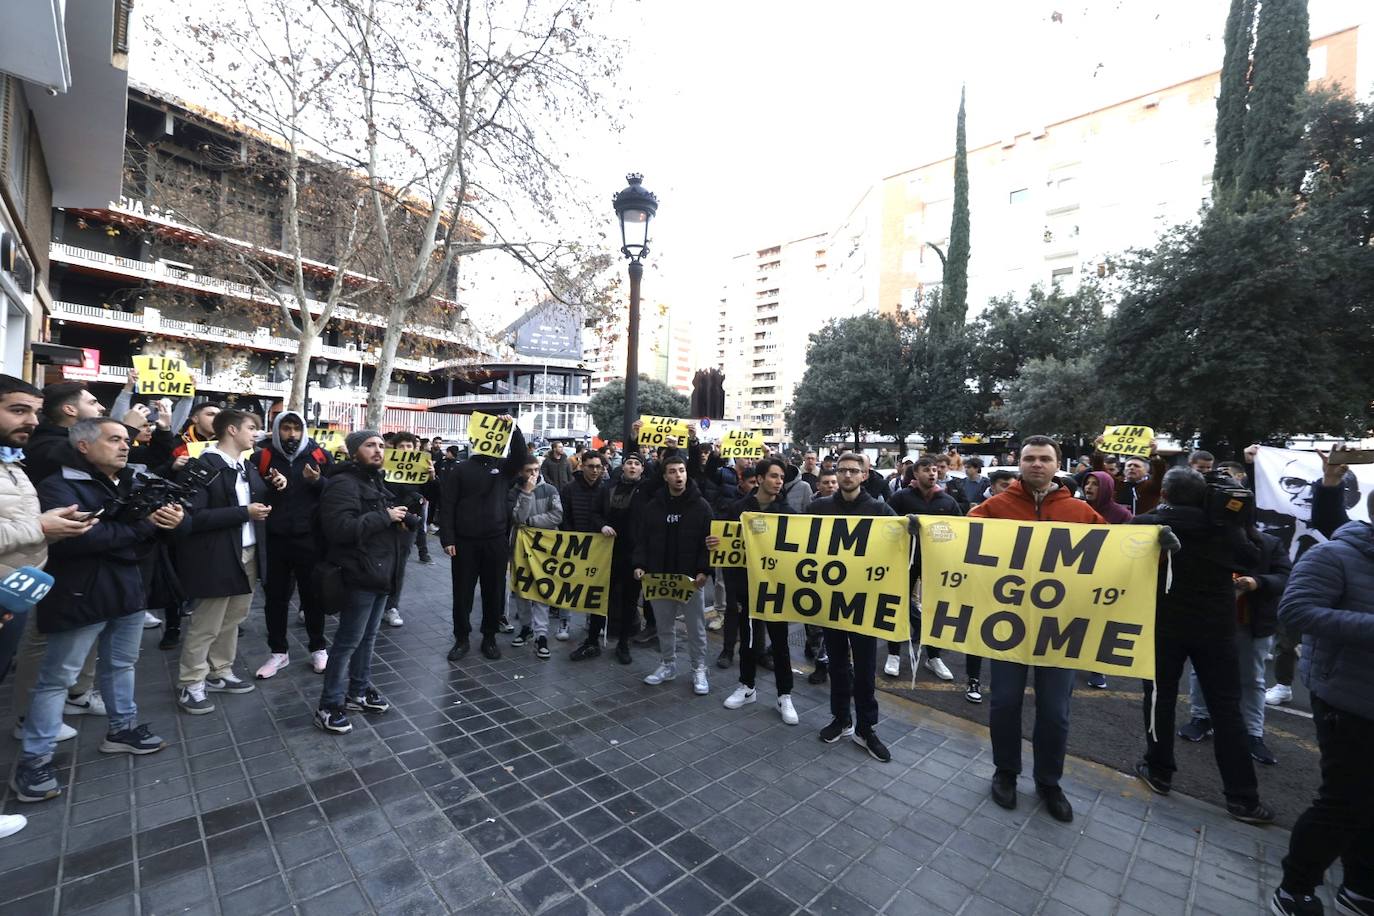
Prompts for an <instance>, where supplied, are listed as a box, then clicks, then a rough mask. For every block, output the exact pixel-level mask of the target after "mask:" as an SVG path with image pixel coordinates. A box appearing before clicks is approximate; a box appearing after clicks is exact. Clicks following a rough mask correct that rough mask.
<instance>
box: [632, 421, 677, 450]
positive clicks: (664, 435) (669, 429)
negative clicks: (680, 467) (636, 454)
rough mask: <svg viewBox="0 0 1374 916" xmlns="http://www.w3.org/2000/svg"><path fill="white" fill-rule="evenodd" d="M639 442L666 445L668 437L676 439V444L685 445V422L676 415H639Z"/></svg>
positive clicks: (653, 445) (655, 446) (648, 444)
mask: <svg viewBox="0 0 1374 916" xmlns="http://www.w3.org/2000/svg"><path fill="white" fill-rule="evenodd" d="M639 422H640V424H642V425H641V426H640V427H639V444H640V445H647V446H651V447H653V448H658V447H659V446H660V445H667V444H668V438H669V437H670V436H671V437H674V438H676V439H677V443H678V445H686V444H687V439H688V434H689V431H688V429H687V422H686V421H685V420H680V419H678V418H677V417H647V416H646V417H640V418H639Z"/></svg>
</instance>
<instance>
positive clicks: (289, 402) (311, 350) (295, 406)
mask: <svg viewBox="0 0 1374 916" xmlns="http://www.w3.org/2000/svg"><path fill="white" fill-rule="evenodd" d="M314 354H315V335H314V334H307V333H304V332H302V333H301V336H300V339H299V340H298V341H297V342H296V371H295V372H294V373H293V374H292V376H291V392H290V394H289V396H288V397H287V399H286V409H287V410H294V411H296V412H297V413H299V414H300V415H301V416H303V417H304V416H305V407H306V405H305V394H306V385H308V384H309V383H310V360H311V358H312V357H313V356H314ZM309 419H310V418H309V417H306V422H307V424H308V423H309Z"/></svg>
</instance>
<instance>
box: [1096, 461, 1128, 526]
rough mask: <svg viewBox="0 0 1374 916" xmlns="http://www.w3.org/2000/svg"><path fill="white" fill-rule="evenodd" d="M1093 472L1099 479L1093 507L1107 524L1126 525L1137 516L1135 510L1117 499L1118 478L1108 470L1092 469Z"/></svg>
mask: <svg viewBox="0 0 1374 916" xmlns="http://www.w3.org/2000/svg"><path fill="white" fill-rule="evenodd" d="M1091 474H1092V476H1093V477H1095V478H1096V479H1097V499H1095V500H1093V501H1092V507H1093V508H1094V509H1096V510H1097V514H1098V515H1100V516H1102V517H1103V518H1105V519H1106V520H1107V524H1109V525H1124V524H1126V523H1127V522H1129V521H1130V520H1131V519H1132V518H1133V517H1135V513H1134V512H1132V511H1131V510H1130V509H1127V508H1126V507H1125V506H1123V505H1122V504H1121V503H1119V502H1117V501H1116V480H1115V478H1113V477H1112V475H1111V474H1108V473H1107V472H1106V471H1092V472H1091Z"/></svg>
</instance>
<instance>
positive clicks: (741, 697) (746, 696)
mask: <svg viewBox="0 0 1374 916" xmlns="http://www.w3.org/2000/svg"><path fill="white" fill-rule="evenodd" d="M758 698H759V692H758V691H757V690H755V689H754V688H753V687H746V686H744V685H743V684H740V685H739V686H738V687H736V688H735V692H734V693H732V694H730V695H729V696H728V697H726V698H725V708H726V709H739V708H740V707H741V706H743V705H745V704H746V703H753V702H755V701H757V700H758Z"/></svg>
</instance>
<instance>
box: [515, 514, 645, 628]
mask: <svg viewBox="0 0 1374 916" xmlns="http://www.w3.org/2000/svg"><path fill="white" fill-rule="evenodd" d="M614 548H615V538H613V537H611V536H610V535H606V534H601V533H600V532H595V533H592V532H586V533H584V532H580V531H556V530H551V529H548V528H530V527H528V526H522V527H521V528H520V529H519V531H517V532H516V535H515V551H514V553H513V554H512V556H511V574H510V586H511V591H513V592H515V593H516V594H517V595H520V596H522V597H525V598H529V599H531V600H532V601H538V602H540V603H542V604H548V605H551V606H553V607H559V608H564V609H566V610H570V611H581V612H582V613H584V614H600V615H602V616H604V615H605V614H606V611H607V609H608V608H609V606H610V599H609V597H608V594H607V593H608V592H609V590H610V587H611V552H612V551H613V550H614ZM631 610H633V608H631Z"/></svg>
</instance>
